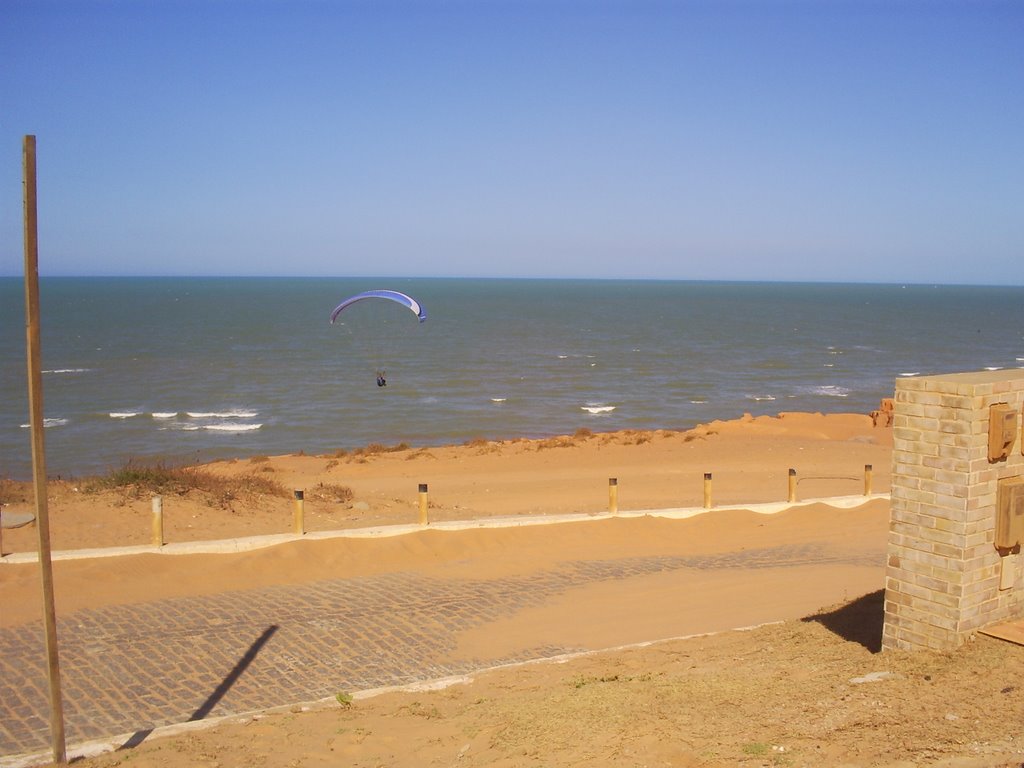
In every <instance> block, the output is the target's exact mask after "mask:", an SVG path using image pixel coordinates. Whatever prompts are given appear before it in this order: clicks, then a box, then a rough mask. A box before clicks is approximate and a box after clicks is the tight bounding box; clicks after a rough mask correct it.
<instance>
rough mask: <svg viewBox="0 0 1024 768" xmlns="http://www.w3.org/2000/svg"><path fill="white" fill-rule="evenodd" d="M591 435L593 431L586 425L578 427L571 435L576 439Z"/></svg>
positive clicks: (586, 437)
mask: <svg viewBox="0 0 1024 768" xmlns="http://www.w3.org/2000/svg"><path fill="white" fill-rule="evenodd" d="M593 436H594V433H593V432H592V431H591V430H590V429H588V428H587V427H580V428H579V429H577V430H576V432H575V434H574V435H573V437H575V438H576V439H577V440H586V439H588V438H591V437H593Z"/></svg>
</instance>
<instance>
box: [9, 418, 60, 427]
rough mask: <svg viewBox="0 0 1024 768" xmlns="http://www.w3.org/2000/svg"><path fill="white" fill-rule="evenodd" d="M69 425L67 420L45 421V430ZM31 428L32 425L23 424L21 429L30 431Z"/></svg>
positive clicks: (54, 419)
mask: <svg viewBox="0 0 1024 768" xmlns="http://www.w3.org/2000/svg"><path fill="white" fill-rule="evenodd" d="M67 423H68V420H67V419H60V418H53V419H43V429H49V428H50V427H63V426H64V425H65V424H67ZM31 426H32V425H31V424H22V425H21V428H22V429H28V428H29V427H31Z"/></svg>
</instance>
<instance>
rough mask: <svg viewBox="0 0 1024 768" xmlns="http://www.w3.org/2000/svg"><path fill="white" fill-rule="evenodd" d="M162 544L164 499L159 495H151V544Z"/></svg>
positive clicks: (157, 545)
mask: <svg viewBox="0 0 1024 768" xmlns="http://www.w3.org/2000/svg"><path fill="white" fill-rule="evenodd" d="M163 545H164V500H163V497H161V496H154V497H153V546H154V547H162V546H163Z"/></svg>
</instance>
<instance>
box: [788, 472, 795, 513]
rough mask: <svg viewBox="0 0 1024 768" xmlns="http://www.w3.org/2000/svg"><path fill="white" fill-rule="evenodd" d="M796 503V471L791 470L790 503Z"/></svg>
mask: <svg viewBox="0 0 1024 768" xmlns="http://www.w3.org/2000/svg"><path fill="white" fill-rule="evenodd" d="M794 501H796V470H795V469H790V470H789V503H790V504H792V503H793V502H794Z"/></svg>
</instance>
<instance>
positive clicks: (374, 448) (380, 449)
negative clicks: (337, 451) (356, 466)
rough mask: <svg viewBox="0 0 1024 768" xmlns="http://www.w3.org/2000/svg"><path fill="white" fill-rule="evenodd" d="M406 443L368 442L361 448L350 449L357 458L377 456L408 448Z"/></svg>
mask: <svg viewBox="0 0 1024 768" xmlns="http://www.w3.org/2000/svg"><path fill="white" fill-rule="evenodd" d="M409 447H410V446H409V444H408V443H398V445H384V444H383V443H370V444H369V445H365V446H363V447H362V448H356V449H355V450H354V451H352V455H353V456H355V457H357V458H362V459H365V458H366V457H368V456H379V455H380V454H382V453H400V452H401V451H407V450H409Z"/></svg>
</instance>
